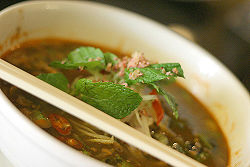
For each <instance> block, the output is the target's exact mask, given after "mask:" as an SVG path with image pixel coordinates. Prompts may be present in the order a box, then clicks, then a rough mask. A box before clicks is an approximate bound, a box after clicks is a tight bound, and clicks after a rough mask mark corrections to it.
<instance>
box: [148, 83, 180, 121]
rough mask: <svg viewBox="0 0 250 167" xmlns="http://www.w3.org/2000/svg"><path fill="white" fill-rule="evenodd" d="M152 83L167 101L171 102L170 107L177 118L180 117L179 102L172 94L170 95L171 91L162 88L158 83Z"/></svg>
mask: <svg viewBox="0 0 250 167" xmlns="http://www.w3.org/2000/svg"><path fill="white" fill-rule="evenodd" d="M150 85H152V86H153V87H154V88H155V89H156V90H157V92H158V93H159V94H160V95H162V96H163V97H164V98H165V99H166V101H167V103H168V104H169V106H170V108H171V109H172V111H173V115H174V117H175V118H176V119H178V117H179V113H178V109H177V106H178V105H177V103H176V102H175V99H174V97H173V96H172V95H170V94H169V93H167V92H166V91H164V90H163V89H161V88H160V87H159V86H158V85H156V84H155V83H151V84H150Z"/></svg>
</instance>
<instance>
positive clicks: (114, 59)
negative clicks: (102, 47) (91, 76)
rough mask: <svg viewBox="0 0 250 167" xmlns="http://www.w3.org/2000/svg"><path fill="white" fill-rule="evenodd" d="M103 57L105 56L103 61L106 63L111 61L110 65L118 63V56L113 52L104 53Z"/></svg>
mask: <svg viewBox="0 0 250 167" xmlns="http://www.w3.org/2000/svg"><path fill="white" fill-rule="evenodd" d="M104 58H105V62H106V65H107V64H108V63H111V64H112V65H116V64H117V63H118V57H117V56H116V55H115V54H113V53H109V52H107V53H104Z"/></svg>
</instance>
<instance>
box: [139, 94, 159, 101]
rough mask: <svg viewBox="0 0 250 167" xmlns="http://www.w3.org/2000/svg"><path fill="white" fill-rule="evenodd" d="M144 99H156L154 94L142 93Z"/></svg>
mask: <svg viewBox="0 0 250 167" xmlns="http://www.w3.org/2000/svg"><path fill="white" fill-rule="evenodd" d="M142 98H143V100H144V101H149V100H155V99H157V96H156V95H142Z"/></svg>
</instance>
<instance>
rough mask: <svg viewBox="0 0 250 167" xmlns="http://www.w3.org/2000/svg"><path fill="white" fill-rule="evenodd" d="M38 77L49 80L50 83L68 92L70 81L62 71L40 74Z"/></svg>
mask: <svg viewBox="0 0 250 167" xmlns="http://www.w3.org/2000/svg"><path fill="white" fill-rule="evenodd" d="M37 78H39V79H41V80H43V81H45V82H47V83H48V84H50V85H52V86H54V87H56V88H58V89H60V90H62V91H64V92H66V93H68V92H69V89H68V85H69V81H68V80H67V78H66V77H65V76H64V75H63V74H62V73H50V74H39V75H38V76H37Z"/></svg>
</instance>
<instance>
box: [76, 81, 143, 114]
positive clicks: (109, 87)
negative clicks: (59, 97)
mask: <svg viewBox="0 0 250 167" xmlns="http://www.w3.org/2000/svg"><path fill="white" fill-rule="evenodd" d="M75 88H76V91H77V92H78V96H79V97H80V98H81V99H82V100H83V101H84V102H86V103H88V104H90V105H92V106H94V107H96V108H97V109H99V110H101V111H103V112H105V113H107V114H109V115H110V116H112V117H114V118H117V119H121V118H124V117H125V116H127V115H129V114H130V112H131V111H133V110H135V109H136V108H137V107H138V106H139V104H140V102H141V101H142V97H141V96H140V95H139V94H138V93H136V92H134V91H133V90H131V89H129V88H126V87H125V86H123V85H119V84H114V83H112V82H96V83H94V82H92V81H91V80H88V79H85V78H82V79H80V80H78V81H77V83H76V85H75Z"/></svg>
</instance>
